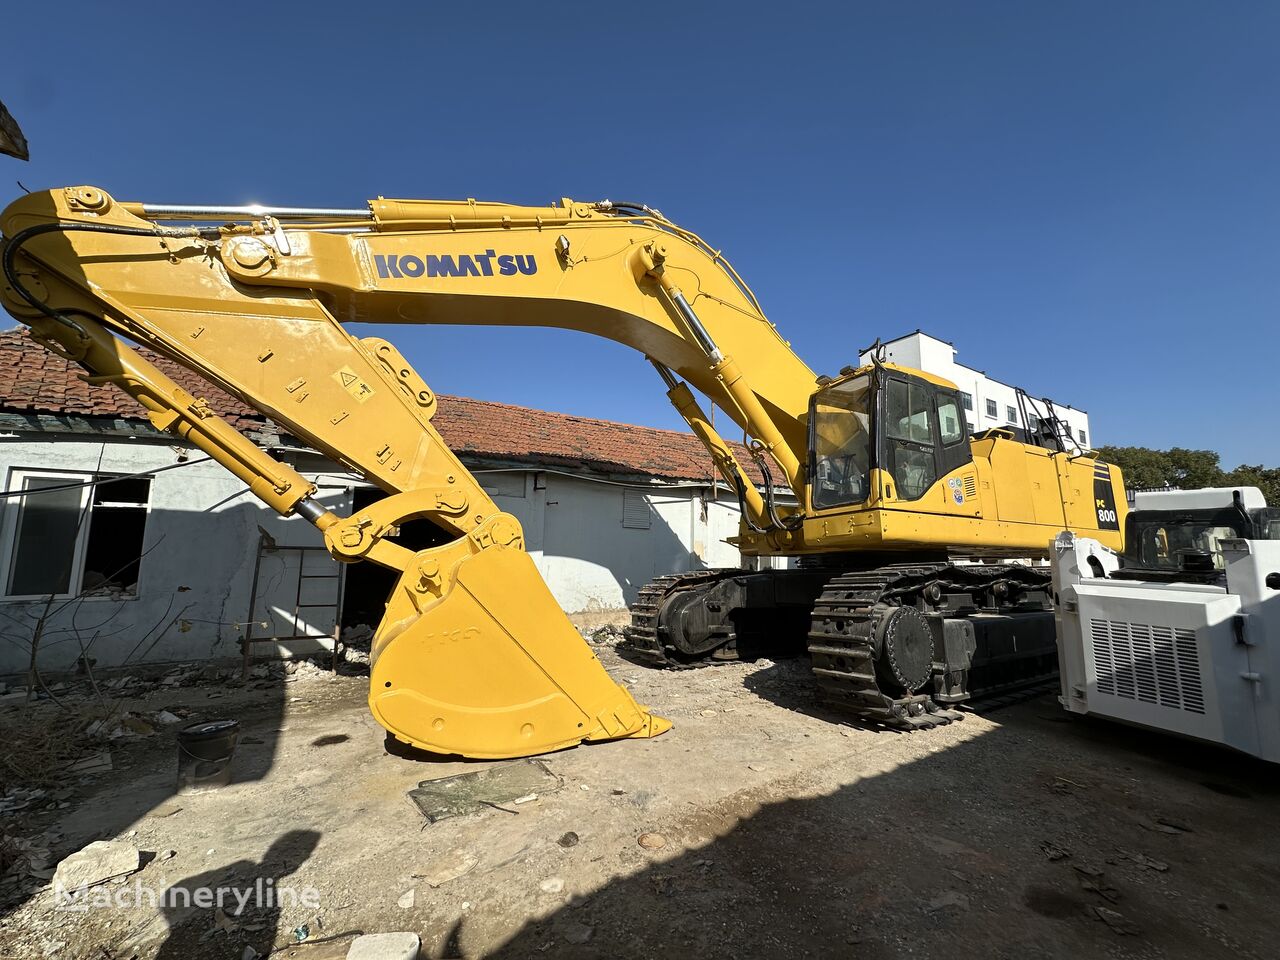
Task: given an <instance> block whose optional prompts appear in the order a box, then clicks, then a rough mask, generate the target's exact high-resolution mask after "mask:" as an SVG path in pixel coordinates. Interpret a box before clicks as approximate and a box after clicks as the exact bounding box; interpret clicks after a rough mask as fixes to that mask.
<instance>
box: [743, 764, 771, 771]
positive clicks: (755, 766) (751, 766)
mask: <svg viewBox="0 0 1280 960" xmlns="http://www.w3.org/2000/svg"><path fill="white" fill-rule="evenodd" d="M747 769H748V770H754V771H755V772H756V773H764V771H765V770H766V769H768V768H767V767H762V766H760V764H758V763H748V764H747Z"/></svg>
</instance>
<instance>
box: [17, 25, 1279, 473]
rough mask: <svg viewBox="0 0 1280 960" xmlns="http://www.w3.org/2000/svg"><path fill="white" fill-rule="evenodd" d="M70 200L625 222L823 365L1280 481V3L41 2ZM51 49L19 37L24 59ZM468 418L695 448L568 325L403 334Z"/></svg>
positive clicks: (46, 64) (45, 93) (644, 377)
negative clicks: (881, 349) (706, 271)
mask: <svg viewBox="0 0 1280 960" xmlns="http://www.w3.org/2000/svg"><path fill="white" fill-rule="evenodd" d="M4 22H5V28H4V29H5V33H6V34H7V38H8V42H7V43H6V44H5V56H4V58H3V62H2V63H0V99H2V100H4V101H5V102H6V103H7V104H8V106H9V108H10V110H11V111H12V112H13V114H14V115H15V116H16V117H17V118H18V119H19V121H20V122H21V123H22V126H23V128H24V130H25V132H26V134H27V137H28V140H29V141H30V142H31V150H32V162H31V163H30V164H21V163H18V162H17V161H11V160H9V158H4V157H0V184H3V186H0V200H2V199H4V198H7V197H9V196H11V195H12V194H14V193H16V191H17V187H16V186H15V185H14V184H13V180H14V179H21V180H22V181H23V182H24V183H25V184H26V186H28V187H30V188H32V189H40V188H45V187H52V186H64V185H68V184H79V183H92V184H95V185H98V186H102V187H105V188H106V189H107V190H108V191H110V192H111V193H113V194H114V195H115V196H116V197H118V198H122V199H133V200H150V201H152V202H159V203H169V202H204V203H214V202H227V203H242V202H265V203H275V204H295V205H337V206H358V205H360V204H362V203H363V201H364V200H365V199H367V198H369V197H372V196H376V195H379V194H381V195H385V196H392V197H397V196H398V197H439V198H455V197H466V196H474V197H478V198H482V199H491V200H507V201H512V202H519V203H544V202H548V201H550V200H552V199H555V198H558V197H561V196H570V197H574V198H575V199H586V200H590V199H597V198H601V197H615V198H618V197H622V198H626V199H636V200H642V201H644V202H647V203H649V204H651V205H653V206H657V207H660V208H661V209H662V210H663V211H664V212H665V213H666V214H667V215H669V216H671V217H672V218H673V219H674V220H676V221H677V222H679V223H681V224H683V225H685V226H688V227H690V228H691V229H694V230H696V231H697V232H698V233H700V234H702V235H703V236H705V237H706V238H707V239H708V240H709V241H710V242H712V243H713V244H715V245H717V246H720V247H723V248H724V250H725V252H726V254H727V255H729V256H730V257H731V258H732V259H733V261H734V263H735V265H736V266H737V267H738V269H739V270H740V271H741V272H742V274H743V275H744V276H745V277H746V278H747V280H748V282H749V283H751V285H752V286H753V287H754V289H755V291H756V293H757V294H758V295H759V297H760V299H761V301H762V303H763V304H764V307H765V309H766V311H767V312H768V313H769V314H770V318H771V319H772V320H773V321H774V322H775V323H777V324H778V326H779V328H780V329H781V330H782V331H783V332H784V334H785V335H786V336H787V337H788V338H789V339H790V340H791V341H792V344H793V346H794V348H795V349H796V351H797V352H798V353H799V354H800V355H801V356H802V357H804V358H805V359H806V360H807V361H808V362H809V363H810V365H811V366H814V367H815V369H818V370H819V371H820V372H822V371H827V372H830V371H831V370H834V369H836V368H838V367H840V366H841V365H842V364H843V363H845V362H848V361H852V360H854V359H856V356H857V352H858V350H859V348H861V347H864V346H866V345H868V344H869V343H871V342H872V341H873V340H874V339H875V338H876V337H877V336H879V337H883V338H885V339H888V338H891V337H894V336H897V335H899V334H901V333H904V332H907V331H910V330H914V329H915V328H917V327H922V328H923V329H925V330H926V331H929V332H932V333H935V334H937V335H939V336H942V337H944V338H945V339H949V340H952V341H954V343H955V344H956V346H957V347H958V349H959V351H960V354H959V359H960V360H961V361H962V362H967V363H969V364H971V365H973V366H977V367H980V368H982V369H985V370H986V371H987V372H988V373H990V374H991V375H993V376H997V377H999V378H1001V379H1003V380H1006V381H1010V382H1014V383H1018V384H1021V385H1024V386H1026V387H1027V388H1028V389H1029V390H1030V391H1031V392H1032V393H1034V394H1048V395H1050V396H1052V397H1054V398H1055V399H1060V400H1062V401H1063V402H1068V403H1071V404H1073V405H1075V406H1078V407H1084V408H1085V409H1087V410H1088V411H1089V413H1090V416H1091V419H1092V427H1093V436H1094V437H1095V438H1096V439H1097V441H1098V442H1103V443H1106V442H1111V443H1125V444H1142V445H1148V446H1156V447H1165V446H1171V445H1182V446H1191V447H1206V448H1210V449H1216V450H1218V451H1220V452H1221V453H1222V455H1223V460H1224V463H1225V464H1226V465H1227V466H1234V465H1235V464H1236V463H1238V462H1241V461H1245V462H1251V463H1256V462H1263V463H1269V464H1273V465H1275V464H1280V439H1278V438H1280V429H1278V428H1277V426H1276V424H1275V423H1274V420H1275V418H1276V415H1277V412H1278V411H1280V404H1278V403H1277V400H1278V399H1280V383H1278V381H1280V373H1278V371H1280V365H1278V364H1277V359H1276V355H1277V344H1276V339H1275V337H1274V334H1273V330H1274V327H1275V323H1276V320H1277V313H1278V312H1280V269H1277V263H1276V259H1277V250H1278V248H1280V245H1278V241H1280V112H1278V110H1277V95H1278V94H1280V57H1278V56H1277V55H1276V50H1277V49H1280V6H1278V5H1275V4H1267V3H1246V2H1229V3H1221V4H1211V3H1183V2H1168V0H1166V2H1126V3H1114V2H1108V3H1095V2H1080V3H1055V4H1050V3H1017V2H1012V0H1010V2H998V3H987V2H973V3H961V2H936V3H903V2H897V3H889V2H886V3H856V2H854V3H841V4H829V5H828V4H806V3H789V4H787V5H786V6H785V7H783V6H779V5H767V6H754V5H752V4H749V3H732V4H728V3H726V4H699V3H685V4H680V5H657V6H648V7H646V6H636V5H635V4H616V5H608V4H578V3H572V2H559V3H554V4H545V3H540V4H533V3H519V4H516V3H503V2H491V3H484V4H427V3H422V4H410V3H398V4H351V3H324V2H312V3H306V4H301V3H286V2H278V3H273V4H258V5H255V6H253V7H252V9H250V8H244V7H235V6H231V7H228V6H226V5H218V4H214V5H208V4H175V3H164V4H161V3H132V4H105V3H92V4H89V3H84V4H81V3H45V4H32V3H24V4H13V5H12V9H7V10H6V11H5V14H4ZM15 41H16V42H15ZM385 332H386V335H389V336H391V337H392V338H394V339H395V341H396V342H397V343H398V344H399V345H400V346H401V348H402V349H403V350H404V351H405V353H406V354H407V355H408V356H409V357H410V358H411V359H412V360H413V361H414V362H415V363H416V365H417V366H418V368H419V370H420V371H421V372H422V374H423V375H424V377H425V378H426V379H427V381H428V383H430V384H432V386H433V387H434V388H435V389H436V390H437V391H439V392H441V393H458V394H466V395H470V396H475V397H481V398H486V399H494V400H502V401H506V402H510V403H520V404H527V405H530V406H540V407H544V408H547V409H552V410H562V411H567V412H570V413H578V414H583V415H590V416H599V417H606V418H610V419H617V420H623V421H630V422H635V423H646V424H653V425H658V426H673V427H679V426H682V424H681V423H680V421H678V419H677V418H676V416H675V414H674V413H673V412H671V411H670V409H669V407H668V406H667V401H666V399H665V397H664V396H663V393H662V390H661V387H660V384H659V383H658V382H657V380H656V377H655V375H654V373H653V371H652V369H651V368H650V367H649V365H648V364H647V363H645V362H644V360H643V358H641V357H640V356H639V355H638V354H635V353H633V352H632V351H630V350H628V349H627V348H624V347H621V346H618V345H616V344H612V343H609V342H607V341H602V340H597V339H594V338H590V337H584V336H582V335H580V334H573V333H568V332H562V331H548V330H522V329H485V328H440V327H435V328H406V327H397V328H387V329H386V331H385Z"/></svg>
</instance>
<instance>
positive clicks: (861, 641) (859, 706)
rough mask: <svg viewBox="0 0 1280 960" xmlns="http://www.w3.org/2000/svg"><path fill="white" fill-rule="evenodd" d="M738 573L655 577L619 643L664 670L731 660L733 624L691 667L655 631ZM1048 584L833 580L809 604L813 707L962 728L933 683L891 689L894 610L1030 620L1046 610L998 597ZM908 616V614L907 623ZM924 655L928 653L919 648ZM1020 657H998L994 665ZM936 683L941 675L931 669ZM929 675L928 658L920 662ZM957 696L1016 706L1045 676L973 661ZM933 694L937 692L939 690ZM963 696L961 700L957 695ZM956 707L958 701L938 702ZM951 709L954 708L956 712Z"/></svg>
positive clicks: (907, 575) (1037, 576)
mask: <svg viewBox="0 0 1280 960" xmlns="http://www.w3.org/2000/svg"><path fill="white" fill-rule="evenodd" d="M743 573H745V571H739V570H706V571H697V572H694V573H686V574H673V575H670V576H665V577H659V578H658V579H656V580H654V581H653V582H651V583H650V584H648V585H647V586H646V587H645V588H644V589H643V590H641V591H640V595H639V597H638V598H637V600H636V603H635V605H634V606H633V607H632V623H631V625H630V626H629V627H627V628H626V630H625V631H624V632H625V635H626V637H627V640H628V642H629V645H630V649H631V651H632V654H633V655H634V656H635V657H636V658H637V659H640V660H642V661H643V662H645V663H647V664H649V665H651V666H655V667H665V668H668V669H688V668H691V667H698V666H707V665H711V664H714V663H717V662H724V661H726V660H728V659H731V656H725V655H724V653H723V651H724V650H728V651H734V648H735V640H736V637H735V635H734V632H733V629H734V628H733V621H732V619H731V618H729V617H728V616H726V618H725V621H724V628H723V632H722V633H721V634H720V636H722V637H723V639H724V646H723V647H722V648H718V649H717V651H716V652H715V653H713V654H710V655H707V656H702V657H698V656H695V655H690V654H687V653H684V652H682V651H680V650H678V649H676V647H675V646H673V645H672V644H671V642H670V641H669V639H668V638H667V637H665V636H664V635H663V634H664V631H663V629H662V628H661V627H660V626H659V613H660V611H661V609H662V606H663V604H664V603H665V602H667V601H668V600H669V599H670V598H672V597H673V596H674V595H675V594H677V593H680V592H683V591H689V590H698V589H702V588H705V587H708V586H711V585H713V584H715V583H716V582H717V581H719V580H723V579H724V578H727V577H731V576H735V575H740V574H743ZM1046 584H1047V574H1046V573H1045V572H1044V571H1041V570H1037V569H1034V568H1029V567H1026V566H1022V565H1018V564H1010V565H986V564H983V565H965V564H952V563H947V562H945V561H938V562H926V563H904V564H892V565H888V566H882V567H877V568H875V569H871V570H864V571H857V572H838V571H833V572H832V574H831V577H830V579H829V580H827V581H826V582H825V584H823V585H822V586H823V589H822V591H821V593H820V595H818V597H817V599H816V600H815V601H814V602H813V605H812V609H811V617H810V625H809V632H808V635H807V646H808V652H809V656H810V662H811V666H812V669H813V675H814V680H815V682H816V685H817V690H818V696H819V699H820V700H821V701H822V702H823V703H824V704H826V705H828V706H832V707H835V708H837V709H839V710H840V711H841V712H843V713H847V714H851V715H853V716H855V717H857V718H858V719H860V720H862V721H864V722H867V723H871V724H875V725H877V726H884V727H891V728H895V729H901V730H921V729H928V728H930V727H935V726H939V725H941V724H946V723H951V722H954V721H956V720H960V719H963V716H964V715H963V714H962V713H960V712H959V711H958V710H956V709H950V706H951V705H947V706H944V705H942V704H939V703H938V701H937V700H935V699H934V684H933V682H929V683H926V684H924V685H920V684H919V681H918V679H917V680H916V681H913V682H912V683H911V684H908V685H906V686H904V685H903V684H901V683H895V681H894V679H893V676H894V674H895V672H898V671H896V667H897V664H896V663H893V662H892V661H893V656H894V651H893V649H892V648H891V645H890V644H887V643H886V642H885V641H884V636H883V629H884V623H885V618H886V617H887V616H889V615H890V614H891V613H892V612H893V611H895V610H897V609H899V608H902V607H908V608H919V609H920V611H921V612H922V615H923V616H925V617H940V616H944V615H945V616H946V617H948V618H949V619H952V620H954V619H969V618H971V617H972V616H974V615H975V614H993V613H997V614H1000V613H1009V612H1015V611H1016V612H1021V613H1027V612H1028V611H1030V612H1031V613H1032V614H1033V615H1034V616H1036V617H1038V616H1039V615H1040V612H1041V611H1042V610H1043V612H1044V613H1045V614H1046V615H1049V612H1048V610H1047V608H1041V607H1039V606H1037V605H1036V603H1035V602H1032V603H1031V604H1030V605H1028V604H1026V603H1023V604H1021V605H1016V604H1009V603H1007V602H1006V601H1002V600H1001V597H1005V598H1007V597H1009V596H1018V595H1025V594H1027V593H1031V594H1032V596H1033V597H1034V595H1035V593H1034V592H1035V591H1039V590H1043V589H1044V588H1045V586H1046ZM929 590H933V591H935V599H936V598H937V597H940V596H945V597H947V598H949V601H950V602H951V604H952V606H951V607H950V608H948V609H946V610H945V611H941V610H940V609H935V608H934V607H931V606H930V605H929V604H927V603H925V602H924V600H923V598H924V596H925V594H926V591H929ZM913 615H914V614H913ZM925 649H926V652H927V647H926V648H925ZM1021 656H1025V655H1023V654H1015V655H1013V657H1010V656H1009V655H1007V654H1006V655H1003V656H999V657H995V658H993V662H996V663H1000V661H1008V660H1010V659H1017V658H1018V657H1021ZM940 657H941V654H940V652H935V655H934V659H935V662H934V664H933V672H934V675H935V676H938V675H940V671H943V670H944V664H942V663H940V662H937V661H938V660H939V659H940ZM925 659H926V664H925V666H927V665H928V664H927V656H926V658H925ZM970 676H971V677H972V681H976V683H975V682H972V681H970V682H969V683H968V684H967V685H965V686H964V693H967V694H968V697H969V703H968V704H966V705H965V706H966V708H968V709H971V708H972V707H974V706H978V705H982V706H988V705H998V704H1001V703H1003V702H1013V701H1016V700H1018V699H1023V698H1025V696H1026V695H1027V691H1028V690H1029V689H1030V690H1031V691H1032V692H1039V691H1040V690H1043V689H1045V688H1046V686H1045V682H1046V680H1049V679H1051V678H1052V676H1053V672H1052V670H1051V669H1050V670H1049V671H1048V672H1046V670H1045V669H1044V665H1043V663H1039V662H1037V661H1036V660H1034V659H1027V660H1026V661H1025V664H1024V663H1022V662H1019V663H1016V664H1013V665H1012V670H1010V664H1009V663H1007V662H1006V663H1004V664H1003V665H1001V666H997V667H996V668H995V669H991V668H990V667H989V666H987V665H986V664H985V663H984V662H983V661H982V660H981V655H980V656H979V659H978V660H977V661H975V663H974V673H973V674H971V675H970ZM940 689H941V688H940ZM961 696H963V694H961ZM944 699H949V700H954V699H958V698H957V697H946V698H944ZM954 705H955V706H959V704H954Z"/></svg>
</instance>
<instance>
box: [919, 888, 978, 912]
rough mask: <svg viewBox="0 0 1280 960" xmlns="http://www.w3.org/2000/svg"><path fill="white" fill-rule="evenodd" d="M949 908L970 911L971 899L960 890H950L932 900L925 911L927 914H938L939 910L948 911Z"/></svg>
mask: <svg viewBox="0 0 1280 960" xmlns="http://www.w3.org/2000/svg"><path fill="white" fill-rule="evenodd" d="M947 907H956V908H957V909H960V910H968V909H969V898H968V897H967V896H965V894H963V893H961V892H960V891H959V890H948V891H946V892H945V893H943V894H941V895H939V896H936V897H934V898H933V899H932V900H930V901H929V903H928V905H927V906H925V908H924V909H925V912H926V913H937V912H938V911H939V910H945V909H947Z"/></svg>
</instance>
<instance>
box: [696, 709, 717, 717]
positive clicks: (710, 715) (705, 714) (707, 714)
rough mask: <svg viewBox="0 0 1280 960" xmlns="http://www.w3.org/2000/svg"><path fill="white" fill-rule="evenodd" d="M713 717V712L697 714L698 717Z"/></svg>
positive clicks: (714, 713) (705, 711)
mask: <svg viewBox="0 0 1280 960" xmlns="http://www.w3.org/2000/svg"><path fill="white" fill-rule="evenodd" d="M715 715H716V712H715V711H714V710H703V711H702V713H700V714H699V716H702V717H714V716H715Z"/></svg>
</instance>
